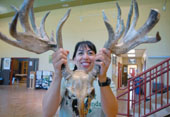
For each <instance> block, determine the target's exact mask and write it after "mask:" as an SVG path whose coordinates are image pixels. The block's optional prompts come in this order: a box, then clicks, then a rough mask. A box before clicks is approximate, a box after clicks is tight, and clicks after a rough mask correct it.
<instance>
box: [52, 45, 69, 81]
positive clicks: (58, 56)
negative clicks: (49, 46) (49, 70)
mask: <svg viewBox="0 0 170 117" xmlns="http://www.w3.org/2000/svg"><path fill="white" fill-rule="evenodd" d="M68 53H69V51H68V50H64V49H63V48H60V49H59V50H57V51H56V52H54V53H53V54H52V62H53V67H54V73H55V76H56V77H57V78H61V76H62V73H61V66H62V64H65V65H66V64H67V55H68Z"/></svg>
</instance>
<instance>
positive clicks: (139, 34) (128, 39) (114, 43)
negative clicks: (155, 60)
mask: <svg viewBox="0 0 170 117" xmlns="http://www.w3.org/2000/svg"><path fill="white" fill-rule="evenodd" d="M116 6H117V9H118V16H117V26H116V32H114V30H113V28H112V26H111V24H110V23H109V21H108V18H107V16H106V14H105V13H104V11H103V12H102V14H103V19H104V23H105V26H106V28H107V31H108V35H109V36H108V37H109V38H108V40H107V41H106V43H105V45H104V48H107V49H109V50H110V51H111V53H112V54H115V55H118V56H119V55H121V54H125V53H127V52H128V51H129V50H131V49H133V48H135V47H136V46H138V45H140V44H142V43H155V42H158V41H160V40H161V37H160V36H159V32H157V34H156V37H152V36H147V33H148V32H150V31H151V29H152V28H153V27H154V26H155V25H156V24H157V22H158V21H159V19H160V13H159V11H158V10H156V9H151V12H150V15H149V17H148V19H147V21H146V22H145V24H144V25H143V26H142V27H141V28H139V29H138V30H135V26H136V24H137V20H138V17H139V11H138V4H137V2H136V0H132V2H131V6H130V11H129V14H128V19H127V24H126V27H125V26H124V23H123V20H122V19H121V9H120V6H119V4H118V3H116ZM133 6H134V9H135V14H134V18H133V21H132V23H131V18H132V14H133ZM124 28H125V29H124ZM121 37H122V38H121ZM119 40H120V41H119ZM99 71H100V67H99V66H98V65H95V67H94V68H93V70H92V72H90V75H91V76H93V78H95V77H96V76H97V74H98V73H99Z"/></svg>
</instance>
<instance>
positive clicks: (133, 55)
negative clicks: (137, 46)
mask: <svg viewBox="0 0 170 117" xmlns="http://www.w3.org/2000/svg"><path fill="white" fill-rule="evenodd" d="M127 56H128V57H135V56H136V55H135V54H127Z"/></svg>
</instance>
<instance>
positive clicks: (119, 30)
mask: <svg viewBox="0 0 170 117" xmlns="http://www.w3.org/2000/svg"><path fill="white" fill-rule="evenodd" d="M116 7H117V9H118V15H117V25H116V35H115V39H116V40H118V39H120V37H121V36H122V34H123V32H124V22H123V20H122V19H121V9H120V6H119V4H118V3H117V2H116Z"/></svg>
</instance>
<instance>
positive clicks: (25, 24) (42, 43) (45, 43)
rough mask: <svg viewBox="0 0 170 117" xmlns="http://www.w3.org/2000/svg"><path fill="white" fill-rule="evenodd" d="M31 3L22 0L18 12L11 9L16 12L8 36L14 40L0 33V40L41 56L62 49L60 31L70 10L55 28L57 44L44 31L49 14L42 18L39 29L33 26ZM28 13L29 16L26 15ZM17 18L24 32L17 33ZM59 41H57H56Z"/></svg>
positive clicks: (31, 1) (29, 0)
mask: <svg viewBox="0 0 170 117" xmlns="http://www.w3.org/2000/svg"><path fill="white" fill-rule="evenodd" d="M33 2H34V0H24V2H23V4H22V6H21V8H20V9H19V10H18V9H17V8H15V7H13V8H14V9H15V11H16V14H15V16H14V17H13V19H12V22H11V24H10V34H11V36H12V37H14V38H15V39H16V40H12V39H10V38H8V37H6V36H5V35H4V34H2V33H1V32H0V39H1V40H3V41H5V42H7V43H9V44H11V45H13V46H16V47H19V48H22V49H25V50H27V51H31V52H34V53H37V54H41V53H43V52H46V51H48V50H54V51H55V50H56V48H59V47H62V46H60V44H62V38H61V37H62V36H61V29H62V26H63V24H64V23H65V21H66V20H67V18H68V17H69V14H70V11H71V10H70V9H69V10H68V11H67V13H66V14H65V16H64V17H63V18H62V19H61V21H60V23H59V25H58V27H57V29H58V30H57V37H56V39H57V43H58V44H56V42H55V41H54V37H53V36H52V37H51V38H49V37H48V35H47V33H46V31H45V20H46V18H47V16H48V15H49V13H50V12H47V13H46V14H45V16H44V18H43V19H42V21H41V24H40V28H37V26H36V24H35V18H34V13H33ZM29 13H30V15H28V14H29ZM29 16H30V21H31V24H32V29H33V30H32V29H31V27H30V24H29V20H28V17H29ZM18 18H19V19H20V22H21V26H22V28H23V30H24V32H17V29H16V26H17V21H18ZM58 39H59V40H58ZM57 46H58V47H57Z"/></svg>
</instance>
